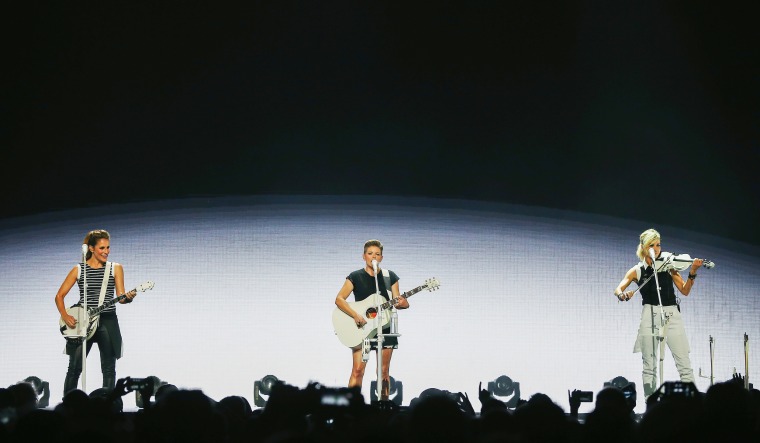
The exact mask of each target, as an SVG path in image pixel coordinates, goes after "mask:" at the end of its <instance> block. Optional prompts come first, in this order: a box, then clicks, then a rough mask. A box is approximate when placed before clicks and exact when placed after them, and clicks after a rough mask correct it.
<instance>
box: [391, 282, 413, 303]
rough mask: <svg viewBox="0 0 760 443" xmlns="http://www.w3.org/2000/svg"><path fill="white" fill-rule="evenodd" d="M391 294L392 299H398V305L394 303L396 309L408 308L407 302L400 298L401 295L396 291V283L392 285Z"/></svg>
mask: <svg viewBox="0 0 760 443" xmlns="http://www.w3.org/2000/svg"><path fill="white" fill-rule="evenodd" d="M391 292H392V293H393V298H396V299H398V303H396V309H407V308H409V301H408V300H407V299H405V298H404V297H402V296H401V293H400V292H399V290H398V282H396V283H394V284H393V286H391Z"/></svg>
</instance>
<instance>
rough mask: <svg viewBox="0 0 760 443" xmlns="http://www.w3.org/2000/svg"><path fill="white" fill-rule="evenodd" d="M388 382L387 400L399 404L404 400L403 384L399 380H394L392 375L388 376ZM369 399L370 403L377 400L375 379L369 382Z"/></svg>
mask: <svg viewBox="0 0 760 443" xmlns="http://www.w3.org/2000/svg"><path fill="white" fill-rule="evenodd" d="M390 384H391V385H390V387H389V390H388V400H389V401H391V402H393V403H394V404H396V406H401V403H402V402H403V401H404V384H403V383H402V382H401V380H396V379H395V378H393V377H390ZM369 401H370V402H371V403H375V402H377V380H373V381H371V382H370V384H369Z"/></svg>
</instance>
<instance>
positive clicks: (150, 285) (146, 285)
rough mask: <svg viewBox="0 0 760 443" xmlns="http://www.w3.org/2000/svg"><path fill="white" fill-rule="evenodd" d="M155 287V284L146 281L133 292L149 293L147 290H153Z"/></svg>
mask: <svg viewBox="0 0 760 443" xmlns="http://www.w3.org/2000/svg"><path fill="white" fill-rule="evenodd" d="M155 285H156V284H155V283H153V282H152V281H150V280H148V281H146V282H145V283H143V284H141V285H140V286H138V287H136V288H135V291H137V292H145V291H149V290H151V289H153V286H155Z"/></svg>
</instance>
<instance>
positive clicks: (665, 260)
mask: <svg viewBox="0 0 760 443" xmlns="http://www.w3.org/2000/svg"><path fill="white" fill-rule="evenodd" d="M694 260H697V259H696V258H691V256H690V255H689V254H673V253H671V252H665V251H662V252H661V253H660V256H659V257H657V258H656V259H655V261H654V263H655V269H657V272H669V271H672V270H675V271H678V272H681V271H685V270H686V269H688V268H690V267H691V265H692V263H694ZM702 267H703V268H707V269H712V268H714V267H715V263H713V262H712V261H710V260H707V259H702ZM656 274H657V273H656V272H653V273H652V275H650V276H649V277H648V278H647V279H646V280H644V281H643V282H641V283H640V284H639V285H638V286H639V287H638V288H636V290H635V291H633V294H636V293H637V292H639V290H641V288H643V287H644V285H645V284H647V283H649V280H651V279H652V277H655V275H656ZM624 293H625V292H622V293H621V294H620V295H616V297H617V298H618V300H620V301H622V300H623V299H621V298H620V297H621V295H622V294H624ZM633 294H631V296H630V297H627V298H626V299H625V300H626V301H628V300H630V299H631V297H633Z"/></svg>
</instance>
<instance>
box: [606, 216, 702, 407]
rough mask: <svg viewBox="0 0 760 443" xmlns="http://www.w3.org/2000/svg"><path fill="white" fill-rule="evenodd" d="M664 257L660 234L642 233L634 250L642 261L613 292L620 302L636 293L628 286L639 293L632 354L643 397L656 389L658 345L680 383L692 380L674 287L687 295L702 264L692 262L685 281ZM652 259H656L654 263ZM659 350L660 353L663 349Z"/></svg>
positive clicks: (692, 372) (648, 230)
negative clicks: (639, 366)
mask: <svg viewBox="0 0 760 443" xmlns="http://www.w3.org/2000/svg"><path fill="white" fill-rule="evenodd" d="M666 254H667V255H670V254H669V253H667V252H665V253H663V251H662V247H661V245H660V233H659V232H657V231H655V230H654V229H647V230H646V231H644V232H642V233H641V235H640V236H639V246H638V248H637V251H636V255H637V256H638V257H639V258H640V259H641V261H640V262H639V263H638V264H636V266H634V267H632V268H631V269H629V270H628V272H626V274H625V277H623V280H621V281H620V284H618V286H617V287H616V288H615V291H614V293H615V296H617V298H618V299H619V300H621V301H628V300H630V299H631V298H632V297H633V296H634V294H635V293H636V292H637V291H626V288H628V286H629V285H630V284H631V283H634V282H635V283H636V284H637V285H639V289H638V291H641V297H642V304H643V305H644V307H643V309H642V311H641V324H640V326H639V333H638V336H637V338H636V344H635V346H634V349H633V352H641V358H642V361H643V365H644V368H643V371H642V375H643V382H644V395H645V397H649V396H650V395H652V394H653V393H654V392H655V390H656V389H657V352H658V351H657V347H658V346H657V345H660V344H662V345H664V344H667V345H668V347H669V348H670V352H671V353H672V354H673V360H674V361H675V363H676V368H677V369H678V373H679V375H680V377H681V381H683V382H693V381H694V371H693V370H692V368H691V360H690V359H689V342H688V340H687V338H686V331H685V329H684V324H683V320H682V318H681V310H680V308H679V305H678V303H679V300H678V298H677V297H676V294H675V290H674V289H673V288H674V287H675V289H678V292H680V293H681V294H683V295H684V296H688V295H689V293H690V292H691V288H692V287H693V286H694V281H695V280H696V277H697V269H699V267H700V266H702V264H703V262H704V261H703V260H702V259H698V258H697V259H694V260H693V262H692V264H691V269H690V270H689V275H688V277H687V278H686V279H684V278H683V277H681V275H680V274H679V273H678V271H677V270H676V269H674V268H673V267H672V266H666V263H667V260H662V256H664V255H666ZM653 257H655V258H656V260H653V259H652V258H653ZM653 265H654V269H657V275H656V276H655V278H651V277H652V276H653V274H654V269H653ZM658 285H659V288H660V290H659V291H658V290H657V287H658ZM663 341H664V343H662V342H663ZM660 348H661V350H660V352H662V350H663V346H660ZM661 357H662V356H661Z"/></svg>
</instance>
